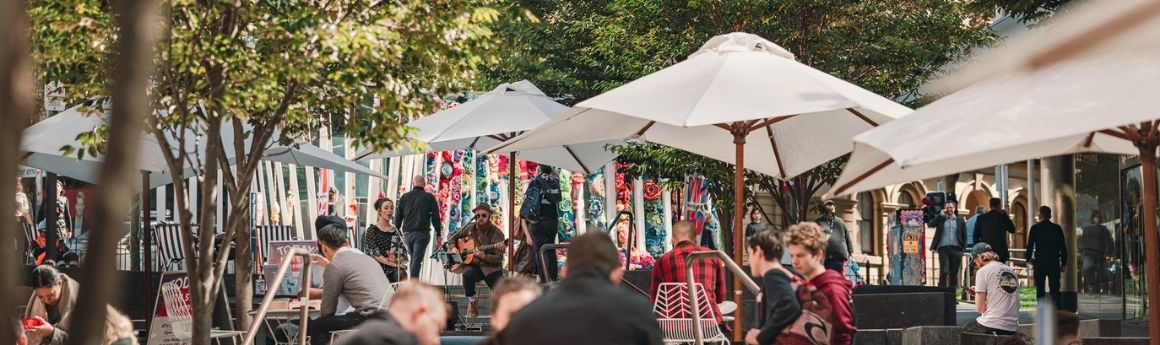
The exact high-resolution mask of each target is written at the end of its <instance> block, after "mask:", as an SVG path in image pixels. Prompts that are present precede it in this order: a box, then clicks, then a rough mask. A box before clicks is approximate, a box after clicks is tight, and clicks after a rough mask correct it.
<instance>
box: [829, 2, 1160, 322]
mask: <svg viewBox="0 0 1160 345" xmlns="http://www.w3.org/2000/svg"><path fill="white" fill-rule="evenodd" d="M1158 29H1160V1H1157V0H1127V1H1117V2H1111V1H1091V2H1088V3H1085V4H1082V5H1080V6H1078V7H1075V8H1073V9H1071V10H1070V11H1069V12H1067V13H1066V14H1063V15H1060V17H1058V18H1055V19H1053V21H1052V23H1049V24H1048V25H1047V26H1046V27H1045V28H1041V29H1039V30H1037V31H1033V32H1031V33H1029V34H1027V35H1026V36H1024V37H1018V38H1014V39H1012V43H1011V44H1007V45H1004V46H1003V47H1001V48H999V49H996V50H995V51H992V52H989V53H987V54H985V55H983V56H984V57H985V58H984V59H980V60H977V61H976V63H975V64H973V65H970V66H967V67H966V68H964V69H963V72H960V73H959V74H957V75H954V76H952V78H950V79H949V80H948V81H944V82H942V83H941V85H942V88H943V89H944V90H956V89H958V88H962V87H966V88H965V89H962V91H959V92H957V93H955V94H952V95H950V96H947V97H945V98H944V99H941V100H939V101H937V102H935V103H932V104H931V105H929V106H926V107H923V108H921V109H919V110H918V111H916V112H915V113H914V114H913V115H910V116H907V117H906V118H904V119H902V120H899V121H896V122H894V123H891V124H889V125H886V126H882V127H880V128H878V129H876V130H873V131H870V132H867V133H865V134H863V135H861V136H858V137H857V138H855V142H856V143H855V150H854V154H853V155H852V156H851V158H850V163H849V164H848V165H847V168H846V170H845V171H843V173H842V176H841V177H840V178H839V180H838V182H837V183H836V184H835V187H834V190H833V191H831V192H830V194H849V193H853V192H858V191H864V190H868V189H871V188H875V187H879V186H882V185H886V184H891V183H895V182H902V181H910V180H916V179H921V178H927V177H932V176H939V175H943V174H946V173H952V172H957V171H963V170H970V169H975V168H981V167H985V166H990V165H995V164H1003V163H1009V162H1013V161H1019V160H1025V159H1033V158H1038V157H1044V156H1053V155H1059V154H1068V153H1075V152H1107V153H1119V154H1138V155H1139V157H1140V161H1141V166H1142V169H1141V170H1142V171H1143V191H1144V195H1143V203H1144V205H1143V207H1144V209H1145V210H1155V209H1156V166H1155V164H1156V162H1155V160H1156V148H1157V145H1158V144H1160V113H1158V112H1157V109H1156V105H1155V102H1154V99H1155V97H1156V95H1155V90H1157V89H1160V82H1158V81H1160V36H1157V35H1156V34H1155V33H1156V32H1157V30H1158ZM995 59H997V60H995ZM980 80H982V81H980ZM950 134H953V136H952V138H954V142H955V145H945V144H941V145H936V146H931V145H932V144H933V143H932V142H931V138H938V137H939V136H940V135H942V136H944V138H946V135H950ZM892 135H893V136H894V137H893V138H891V137H890V136H892ZM899 138H905V139H902V140H900V139H899ZM1141 219H1142V220H1143V232H1144V242H1145V250H1144V252H1145V253H1146V254H1145V255H1146V256H1145V261H1146V262H1149V263H1152V264H1149V265H1145V267H1146V268H1145V269H1146V270H1147V271H1146V272H1147V273H1146V276H1147V287H1148V289H1149V291H1160V265H1155V263H1156V262H1157V260H1160V255H1157V254H1160V252H1158V251H1160V247H1158V242H1160V240H1158V236H1157V232H1156V219H1155V217H1141ZM1148 303H1149V305H1154V306H1155V305H1160V294H1155V293H1150V294H1148ZM1149 320H1150V321H1149V332H1150V334H1153V335H1155V334H1160V308H1149ZM1151 343H1152V344H1160V338H1157V337H1153V338H1152V340H1151Z"/></svg>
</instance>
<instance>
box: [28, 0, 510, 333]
mask: <svg viewBox="0 0 1160 345" xmlns="http://www.w3.org/2000/svg"><path fill="white" fill-rule="evenodd" d="M158 5H159V6H161V8H162V13H163V18H164V20H163V21H161V22H158V23H156V25H158V27H159V28H160V30H161V32H162V35H161V42H160V44H159V45H157V46H156V47H155V50H154V57H155V64H156V66H157V72H156V73H155V75H154V76H153V79H152V81H153V82H152V83H151V85H150V87H149V88H148V93H149V94H150V95H151V97H150V99H151V102H152V105H153V108H154V110H155V112H156V114H155V116H150V117H148V123H147V128H148V132H150V133H151V134H152V135H153V136H154V137H155V138H156V139H157V141H158V142H159V145H161V146H162V149H163V152H165V154H166V157H165V158H166V161H167V163H168V166H169V167H170V169H169V170H170V173H171V174H172V175H173V177H174V178H173V180H174V187H175V188H174V190H175V191H176V192H177V193H179V194H180V195H178V196H177V198H176V199H177V200H178V205H177V206H178V212H177V213H178V214H177V215H178V218H179V219H180V221H181V223H182V224H183V226H184V227H185V229H184V230H185V231H183V234H182V236H183V237H184V239H185V243H187V244H189V245H187V246H186V247H185V248H184V251H185V256H184V257H186V258H198V259H197V260H192V259H191V260H187V268H188V271H189V272H190V276H191V278H193V279H194V280H193V281H194V282H192V283H191V284H190V285H191V294H192V295H193V297H192V301H191V302H192V303H191V304H192V305H193V307H194V312H195V320H194V321H195V322H194V323H195V326H194V335H195V337H196V338H195V339H194V343H196V344H208V343H209V340H208V334H209V331H208V330H209V325H210V318H209V315H210V314H209V311H210V310H211V308H212V301H214V300H215V296H216V294H218V293H220V291H217V290H218V288H217V287H218V286H220V284H218V282H219V281H220V280H221V277H222V275H223V274H224V270H225V267H226V265H225V264H224V263H225V262H226V259H227V257H228V251H229V250H228V248H229V247H228V246H229V245H230V244H231V243H230V241H223V247H222V248H218V249H219V250H216V251H215V250H213V248H210V247H211V246H209V245H203V246H200V247H199V248H195V247H193V245H192V243H193V241H192V237H193V235H194V234H193V232H194V231H195V230H194V229H193V228H191V227H190V226H189V225H190V224H202V226H200V227H199V229H198V230H196V231H198V232H199V235H200V236H199V237H200V238H202V239H207V238H213V235H214V232H215V230H218V229H214V227H213V226H209V225H210V224H215V223H216V219H215V217H216V216H217V215H216V214H215V207H216V205H217V204H218V203H219V202H220V201H218V199H217V195H216V192H214V189H213V188H202V189H201V190H202V195H201V199H202V201H203V203H202V204H201V205H202V206H201V207H202V209H201V211H200V212H198V214H199V215H200V218H199V219H196V220H195V219H193V213H192V212H190V208H191V207H194V206H191V205H190V204H189V200H190V199H189V198H190V196H189V195H185V193H186V192H185V191H186V188H185V186H184V185H185V183H186V182H185V181H183V180H182V179H183V178H188V177H196V178H197V183H201V184H204V185H214V184H216V183H217V181H218V180H219V179H221V180H222V181H223V182H224V185H225V187H226V188H225V189H226V191H227V194H226V197H228V198H229V204H230V205H231V208H230V209H229V211H228V213H227V214H226V215H224V216H225V217H226V218H225V224H226V228H225V229H220V230H222V232H224V233H225V238H227V239H233V238H237V239H244V240H239V241H236V243H237V245H238V246H237V247H238V253H237V254H238V255H237V258H238V260H239V262H238V263H237V265H236V267H238V268H239V279H238V286H239V290H238V305H239V306H240V307H241V308H242V309H241V310H239V311H238V312H237V313H236V315H237V316H238V317H239V320H241V321H240V323H241V324H242V325H246V324H247V323H248V315H247V312H246V311H247V308H248V307H249V306H250V296H251V294H250V290H249V289H250V288H249V286H250V285H249V284H248V282H249V277H250V272H251V271H250V270H251V269H252V264H250V263H249V262H246V260H248V259H247V258H248V257H249V248H248V244H249V240H248V239H249V231H250V230H249V228H248V227H247V226H245V218H246V217H245V216H246V215H248V214H249V212H248V209H247V208H248V205H249V202H246V198H247V197H248V194H249V193H248V192H249V190H250V187H251V186H250V183H251V181H253V175H254V173H255V172H256V169H257V166H258V164H257V163H258V161H259V159H260V154H261V151H262V150H261V148H264V147H268V146H269V145H270V144H271V143H273V142H275V141H281V142H283V143H289V142H290V141H291V140H293V139H297V138H310V137H311V136H312V135H313V134H315V133H314V129H316V128H317V127H319V126H321V125H323V124H324V123H323V121H324V119H331V118H339V119H342V118H347V119H350V120H348V121H343V122H342V123H341V124H339V126H340V128H334V129H333V130H334V131H341V132H344V133H345V134H346V135H347V136H348V137H354V138H357V143H358V144H360V145H362V146H364V147H370V148H374V149H385V148H389V147H393V146H395V145H399V144H400V143H403V142H405V141H407V135H408V133H409V132H410V131H409V129H408V128H407V127H406V126H403V125H402V123H403V122H405V121H406V120H408V119H409V118H410V117H413V116H418V115H419V114H424V113H426V112H428V110H430V109H432V108H433V102H434V100H435V95H441V94H446V93H448V92H451V91H458V90H460V89H462V88H463V87H464V86H465V84H467V83H469V82H471V81H474V80H475V79H476V76H477V69H478V66H481V65H488V64H493V63H495V62H497V55H496V53H497V50H496V49H494V48H496V47H497V46H498V43H499V42H498V39H497V38H496V36H495V35H494V32H493V26H495V25H498V24H500V23H501V20H505V19H504V18H508V17H509V16H508V15H509V14H512V7H511V6H509V5H507V4H506V3H502V2H499V1H492V0H469V1H451V0H422V1H419V0H400V1H365V0H340V1H294V0H273V1H236V2H235V1H187V0H170V1H162V2H158ZM29 14H30V17H31V22H32V23H31V25H32V28H33V34H32V42H33V47H32V49H33V53H34V55H35V57H36V62H37V68H38V76H39V78H40V79H41V80H42V81H45V82H47V81H60V82H63V83H64V84H65V85H67V87H68V90H69V92H68V96H69V97H70V98H69V99H68V100H66V101H67V102H68V103H69V104H75V103H76V102H78V101H82V100H87V99H90V98H92V97H99V96H102V95H104V90H107V87H106V86H108V83H109V81H110V80H111V79H112V78H111V75H110V74H111V71H112V69H111V68H110V61H111V59H112V58H111V56H113V55H115V52H114V51H112V48H111V47H113V44H112V43H111V42H113V41H114V40H115V37H114V34H113V33H114V30H113V26H114V25H113V20H112V17H113V12H112V11H111V10H110V9H109V7H108V2H106V1H101V0H77V1H41V0H36V1H32V2H31V3H30V5H29ZM101 133H103V132H102V131H101V130H100V129H95V130H94V132H93V134H90V135H89V136H87V137H86V143H87V144H89V146H91V147H98V148H99V147H100V145H101V142H102V141H103V140H104V139H106V138H103V137H102V135H100V134H101ZM195 144H196V145H200V146H201V147H202V148H203V149H204V153H197V151H196V150H191V149H189V148H190V147H192V146H191V145H195ZM227 147H229V148H233V150H228V149H226V148H227ZM91 151H92V150H89V149H88V148H83V149H82V150H79V151H78V154H80V153H83V152H90V153H93V152H91ZM98 151H99V150H98ZM228 151H233V152H238V154H237V157H235V158H234V159H232V160H229V159H227V158H228V157H227V152H228ZM225 166H234V167H236V169H233V170H231V169H220V168H221V167H225ZM219 172H224V173H220V175H219ZM203 242H204V243H209V242H208V241H203Z"/></svg>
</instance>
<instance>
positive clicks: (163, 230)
mask: <svg viewBox="0 0 1160 345" xmlns="http://www.w3.org/2000/svg"><path fill="white" fill-rule="evenodd" d="M192 230H193V231H194V233H196V232H197V226H196V225H194V226H193V228H192ZM153 242H154V244H156V245H157V252H158V254H160V255H161V260H159V264H161V265H168V264H170V263H177V262H183V261H184V260H183V259H185V255H184V252H183V251H182V249H181V226H180V225H178V224H158V225H154V226H153ZM162 267H165V266H162Z"/></svg>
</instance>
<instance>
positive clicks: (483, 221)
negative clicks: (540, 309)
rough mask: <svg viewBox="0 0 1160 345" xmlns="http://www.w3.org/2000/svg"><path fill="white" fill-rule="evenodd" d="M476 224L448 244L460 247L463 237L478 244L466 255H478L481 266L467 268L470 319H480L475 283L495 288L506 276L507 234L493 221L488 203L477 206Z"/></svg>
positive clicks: (465, 278)
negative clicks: (504, 242)
mask: <svg viewBox="0 0 1160 345" xmlns="http://www.w3.org/2000/svg"><path fill="white" fill-rule="evenodd" d="M472 212H473V213H475V218H474V221H473V222H471V224H468V225H467V226H466V227H464V228H463V229H461V230H459V231H458V232H456V233H455V234H454V235H451V238H449V239H448V241H447V242H448V243H451V244H452V245H455V244H456V241H458V240H459V239H461V238H471V240H472V241H474V242H475V246H476V248H474V250H473V251H471V252H464V253H462V254H463V255H464V256H467V254H475V258H476V259H477V260H478V262H477V263H473V264H470V265H467V266H466V267H465V268H464V269H463V272H462V274H463V291H464V294H466V295H467V317H478V316H479V305H478V301H477V299H476V297H475V284H476V283H479V281H481V280H482V281H484V282H486V283H487V288H489V289H493V288H495V283H496V281H499V278H500V277H503V249H504V246H503V244H502V243H503V240H504V236H503V232H500V230H499V228H498V227H496V226H495V224H494V223H492V222H491V206H488V205H487V204H480V205H479V206H476V207H475V209H474V210H472ZM483 246H493V247H492V248H488V249H487V250H483V251H480V250H479V247H483Z"/></svg>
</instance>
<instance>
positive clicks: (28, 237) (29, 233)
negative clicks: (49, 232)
mask: <svg viewBox="0 0 1160 345" xmlns="http://www.w3.org/2000/svg"><path fill="white" fill-rule="evenodd" d="M22 228H23V230H24V243H25V244H26V246H25V247H24V263H25V264H28V265H31V264H32V263H33V262H34V261H35V259H36V258H34V257H33V256H32V250H33V249H35V248H36V227H34V226H32V224H23V225H22Z"/></svg>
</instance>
